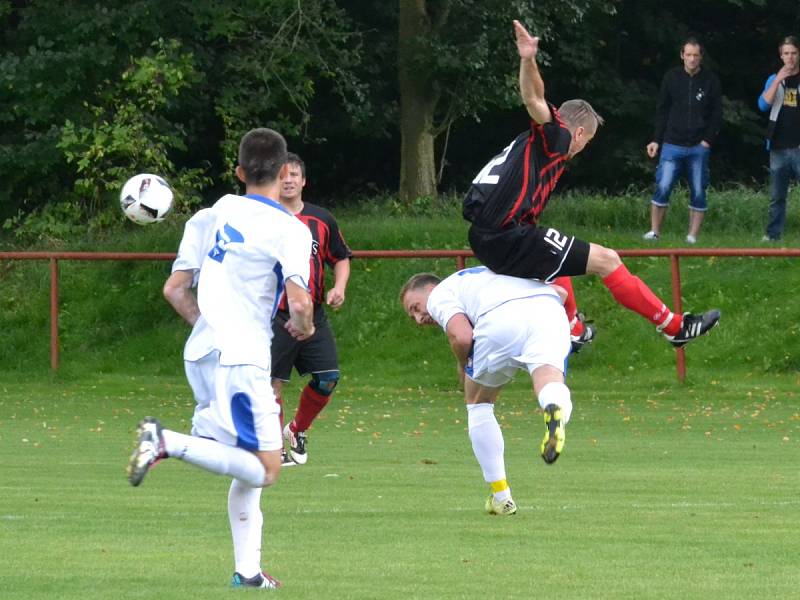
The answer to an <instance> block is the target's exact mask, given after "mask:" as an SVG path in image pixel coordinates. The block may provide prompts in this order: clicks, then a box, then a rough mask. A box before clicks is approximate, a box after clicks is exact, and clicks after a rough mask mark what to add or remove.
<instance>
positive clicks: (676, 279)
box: [669, 254, 686, 383]
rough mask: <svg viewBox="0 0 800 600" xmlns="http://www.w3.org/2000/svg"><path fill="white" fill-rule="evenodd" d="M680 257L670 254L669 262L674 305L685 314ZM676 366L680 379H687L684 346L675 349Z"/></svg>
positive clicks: (678, 313)
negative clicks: (682, 300)
mask: <svg viewBox="0 0 800 600" xmlns="http://www.w3.org/2000/svg"><path fill="white" fill-rule="evenodd" d="M679 261H680V259H679V258H678V255H677V254H670V255H669V263H670V268H671V271H672V306H673V307H674V309H673V310H674V311H675V314H676V315H682V314H683V303H682V302H681V296H682V293H681V267H680V262H679ZM675 367H676V368H677V370H678V381H680V382H681V383H684V382H685V381H686V353H685V351H684V349H683V348H676V349H675Z"/></svg>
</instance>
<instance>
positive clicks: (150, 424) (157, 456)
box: [127, 417, 167, 487]
mask: <svg viewBox="0 0 800 600" xmlns="http://www.w3.org/2000/svg"><path fill="white" fill-rule="evenodd" d="M136 436H137V438H136V446H135V447H134V449H133V454H131V458H130V460H129V461H128V469H127V474H128V481H129V482H130V484H131V485H132V486H134V487H135V486H137V485H139V484H140V483H142V480H143V479H144V476H145V475H147V472H148V471H149V470H150V469H152V468H153V467H154V466H155V464H156V463H157V462H158V461H160V460H161V459H164V458H167V453H166V451H165V450H164V436H163V434H162V427H161V423H159V421H158V419H156V418H155V417H145V418H144V419H142V420H141V421H140V422H139V428H138V429H137V431H136Z"/></svg>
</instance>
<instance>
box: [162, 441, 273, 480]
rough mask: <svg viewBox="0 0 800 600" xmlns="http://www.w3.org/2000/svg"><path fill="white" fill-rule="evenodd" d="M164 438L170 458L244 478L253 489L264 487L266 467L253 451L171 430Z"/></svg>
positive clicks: (218, 472)
mask: <svg viewBox="0 0 800 600" xmlns="http://www.w3.org/2000/svg"><path fill="white" fill-rule="evenodd" d="M163 435H164V447H165V449H166V451H167V455H168V456H169V457H170V458H178V459H180V460H183V461H186V462H188V463H191V464H193V465H195V466H196V467H200V468H201V469H205V470H206V471H211V472H212V473H216V474H217V475H228V476H230V477H235V478H236V479H241V480H242V481H243V482H245V483H247V484H249V485H250V486H252V487H261V486H262V485H264V477H265V475H266V472H265V470H264V466H263V465H262V464H261V461H260V460H258V457H257V456H256V455H255V454H253V453H252V452H248V451H247V450H243V449H242V448H234V447H233V446H226V445H225V444H220V443H219V442H215V441H214V440H209V439H206V438H199V437H194V436H191V435H184V434H183V433H178V432H176V431H170V430H169V429H164V430H163Z"/></svg>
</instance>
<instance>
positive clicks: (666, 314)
mask: <svg viewBox="0 0 800 600" xmlns="http://www.w3.org/2000/svg"><path fill="white" fill-rule="evenodd" d="M603 285H605V286H606V287H607V288H608V291H609V292H611V295H612V296H614V300H616V301H617V302H619V303H620V304H622V306H624V307H625V308H628V309H630V310H632V311H633V312H636V313H639V314H640V315H642V316H643V317H644V318H645V319H647V320H648V321H650V322H651V323H653V324H654V325H656V327H658V328H659V329H660V330H661V331H663V332H664V333H666V334H667V335H675V334H676V333H678V331H679V330H680V328H681V317H680V316H677V315H674V314H673V313H672V311H670V310H669V309H668V308H667V306H666V305H665V304H664V303H663V302H662V301H661V300H660V299H659V298H658V297H657V296H656V295H655V294H654V293H653V292H652V290H651V289H650V288H649V287H647V285H646V284H645V283H644V282H643V281H642V280H641V279H639V278H638V277H636V276H635V275H631V274H630V272H629V271H628V269H627V267H626V266H625V265H620V266H619V267H617V269H616V270H615V271H614V272H613V273H611V275H609V276H608V277H606V278H605V279H603Z"/></svg>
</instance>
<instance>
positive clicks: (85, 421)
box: [0, 340, 800, 600]
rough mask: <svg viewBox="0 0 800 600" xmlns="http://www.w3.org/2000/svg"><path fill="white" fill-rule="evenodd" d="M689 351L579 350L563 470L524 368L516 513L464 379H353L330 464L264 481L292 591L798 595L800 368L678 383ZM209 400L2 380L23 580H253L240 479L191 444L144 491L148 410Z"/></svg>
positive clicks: (38, 583) (126, 592)
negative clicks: (234, 540) (620, 356)
mask: <svg viewBox="0 0 800 600" xmlns="http://www.w3.org/2000/svg"><path fill="white" fill-rule="evenodd" d="M440 341H441V342H442V343H444V342H443V340H440ZM700 343H702V342H698V344H700ZM593 350H594V349H593V348H590V349H588V351H587V352H592V351H593ZM689 352H691V349H690V350H689ZM578 358H579V359H580V358H581V357H578ZM669 367H670V366H669V365H668V366H666V367H664V368H663V369H660V370H655V371H654V372H653V373H651V374H650V375H649V376H647V377H642V376H631V377H627V376H620V375H615V374H610V373H608V372H604V371H603V370H601V369H583V368H582V367H581V364H580V362H579V360H575V361H574V365H573V369H572V373H571V376H570V382H569V383H570V385H571V387H572V390H573V398H574V400H575V406H576V408H575V412H574V416H573V420H572V422H571V423H570V425H569V427H568V429H567V446H566V450H565V453H564V455H563V456H562V458H561V459H560V460H559V462H558V463H556V464H555V465H553V466H552V467H548V466H546V465H544V463H543V462H542V461H541V459H540V458H539V456H538V454H537V451H536V447H537V444H538V441H539V438H540V429H541V425H540V423H541V417H540V415H539V414H538V411H537V410H536V407H535V405H534V404H533V402H532V401H531V399H530V393H529V391H528V387H527V385H526V384H525V382H524V381H522V380H521V379H520V380H518V381H517V382H515V383H514V384H513V385H512V386H511V387H510V388H509V389H508V390H507V393H506V394H505V395H504V397H503V398H502V399H501V401H500V403H499V404H498V415H499V416H500V418H501V423H502V426H503V431H504V435H505V438H506V462H507V468H508V473H509V479H510V483H511V485H512V489H513V492H514V496H515V499H516V500H517V502H518V504H519V505H520V511H519V513H518V514H517V515H516V516H514V517H510V518H501V517H491V516H488V515H486V514H484V513H483V512H482V505H483V501H484V500H485V498H486V496H487V495H488V490H487V488H486V486H485V484H484V483H483V481H482V478H481V475H480V470H479V469H478V467H477V464H476V463H475V460H474V458H473V457H472V453H471V450H470V446H469V440H468V438H467V434H466V419H465V411H464V408H463V403H462V399H461V396H460V393H459V392H458V391H456V390H455V389H453V388H452V386H450V385H449V383H448V382H449V380H450V375H451V373H450V372H447V373H437V374H434V375H432V376H430V377H427V378H425V377H423V380H424V385H422V386H418V385H416V383H415V381H414V379H415V377H414V374H413V372H411V371H408V372H406V373H405V374H403V375H402V376H398V377H394V378H391V377H389V378H385V379H383V380H382V379H381V378H380V376H376V374H364V375H353V374H352V373H351V374H350V375H347V376H346V377H345V378H344V380H343V381H342V383H341V385H340V388H339V390H338V391H337V395H336V400H335V404H333V405H331V406H330V407H329V408H328V409H327V411H326V412H324V413H323V415H322V417H321V418H320V419H319V420H318V421H317V424H316V425H315V427H314V429H313V430H312V437H311V444H312V445H311V454H310V456H311V459H310V461H309V464H308V465H306V466H304V467H293V468H291V469H286V470H284V472H283V473H282V478H281V481H280V482H279V483H278V485H277V486H276V487H274V488H272V489H269V490H267V491H266V492H265V493H264V497H263V502H262V505H263V508H264V514H265V527H264V532H265V536H264V565H265V567H266V568H267V569H268V570H269V571H271V572H272V574H273V575H275V576H276V577H278V578H279V579H282V580H283V582H284V585H285V587H284V589H283V590H282V591H281V592H279V593H280V596H281V597H282V598H404V599H406V598H479V597H497V598H531V597H542V596H549V597H556V598H726V599H729V598H752V597H755V596H759V597H767V598H789V597H794V596H795V595H796V593H797V590H798V589H800V571H799V570H798V568H797V566H798V562H797V549H798V546H797V543H798V542H797V540H798V533H800V531H799V526H798V524H797V522H798V519H797V517H798V514H800V512H799V509H800V499H798V495H797V488H798V481H799V480H800V479H799V476H798V473H797V465H798V464H799V463H800V411H799V410H798V408H797V407H798V399H799V396H800V393H798V384H800V377H798V376H797V375H786V374H784V375H775V376H773V377H770V378H768V379H767V378H763V379H760V380H759V379H755V380H754V379H753V378H752V377H750V376H749V375H747V374H746V373H739V374H736V373H730V372H729V373H727V374H725V375H724V376H721V375H719V374H717V373H706V372H703V371H699V370H697V369H695V371H694V372H691V373H690V380H689V382H688V384H687V385H686V386H679V385H677V384H675V383H674V372H673V371H672V369H671V368H669ZM296 384H297V382H295V385H296ZM287 396H288V397H291V396H292V394H288V395H287ZM191 408H192V401H191V398H190V395H189V392H188V388H187V387H186V385H185V384H184V382H183V380H182V379H181V378H179V377H168V376H161V377H155V378H149V377H144V376H137V377H130V376H123V375H96V376H85V377H81V378H70V379H67V380H59V379H58V378H56V379H53V380H48V378H46V377H45V378H43V380H41V381H38V382H37V381H27V382H25V383H20V382H19V381H18V378H15V377H13V376H10V375H0V463H1V464H2V480H1V481H0V555H1V556H2V557H3V559H2V568H1V569H0V589H2V593H0V596H2V598H4V599H5V600H17V599H26V600H27V599H34V598H81V599H90V598H112V597H113V598H116V599H123V598H159V599H172V598H176V599H177V598H189V597H191V598H221V597H229V594H233V593H235V592H233V591H230V590H229V588H228V580H229V577H230V575H231V573H232V570H233V567H232V551H231V544H230V539H229V533H228V524H227V516H226V510H225V498H226V493H227V486H228V482H227V480H225V479H223V478H220V477H215V476H212V475H208V474H206V473H204V472H201V471H199V470H196V469H194V468H192V467H190V466H188V465H186V464H181V463H179V462H177V461H175V462H172V461H167V462H165V463H163V464H161V465H159V466H158V467H157V468H156V469H155V470H154V471H153V472H152V473H151V474H150V475H148V477H147V479H145V481H144V483H143V485H142V486H141V487H140V488H137V489H134V488H131V487H130V486H129V485H128V483H127V482H126V480H125V476H124V465H125V462H126V460H127V456H128V453H129V450H130V447H131V444H132V439H133V438H132V436H133V430H134V428H135V425H136V422H137V420H138V419H139V418H140V417H141V416H144V415H146V414H154V415H157V416H159V417H160V418H161V419H162V420H163V421H164V422H165V424H167V425H169V426H171V427H172V428H175V429H179V430H186V429H187V428H188V425H189V423H188V419H189V416H190V414H191Z"/></svg>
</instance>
